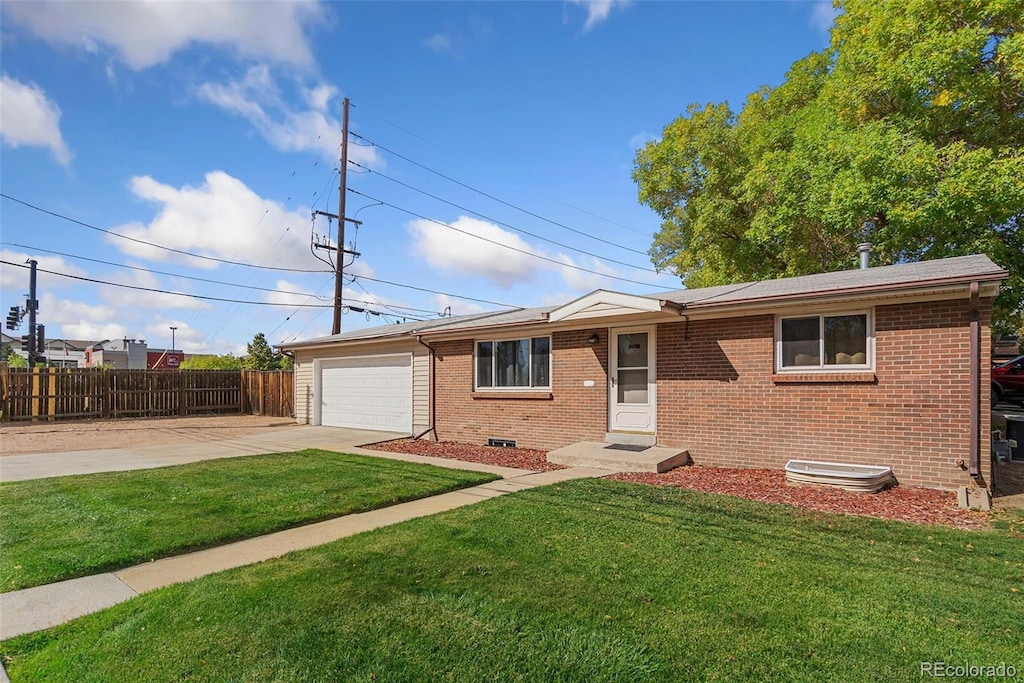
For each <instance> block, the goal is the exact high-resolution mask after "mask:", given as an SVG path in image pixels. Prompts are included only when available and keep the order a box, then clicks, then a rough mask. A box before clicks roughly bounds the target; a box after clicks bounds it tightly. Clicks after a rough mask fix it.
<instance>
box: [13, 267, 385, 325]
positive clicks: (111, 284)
mask: <svg viewBox="0 0 1024 683" xmlns="http://www.w3.org/2000/svg"><path fill="white" fill-rule="evenodd" d="M0 263H2V264H4V265H5V266H15V267H17V268H28V267H29V266H27V265H25V264H24V263H15V262H13V261H2V260H0ZM36 271H37V272H39V273H46V274H47V275H56V276H58V277H66V278H69V279H71V280H80V281H82V282H91V283H93V284H97V285H106V286H108V287H121V288H122V289H135V290H138V291H142V292H153V293H155V294H169V295H171V296H183V297H187V298H190V299H202V300H205V301H222V302H227V303H232V304H248V305H250V306H289V307H290V306H296V307H299V308H332V307H333V306H332V304H281V303H274V302H272V301H252V300H248V299H227V298H224V297H217V296H205V295H203V294H188V293H187V292H172V291H169V290H166V289H156V288H155V287H142V286H141V285H125V284H122V283H120V282H107V281H106V280H97V279H95V278H91V277H83V276H81V275H70V274H68V273H60V272H57V271H55V270H44V269H42V268H37V269H36ZM304 296H309V295H308V294H304ZM355 303H359V304H362V303H364V302H362V301H356V302H355ZM345 305H346V306H348V308H349V309H350V310H357V312H360V313H362V312H364V311H368V312H369V313H372V314H375V315H385V314H384V313H382V312H381V311H371V310H369V309H366V308H365V307H362V306H357V307H353V306H351V305H349V304H345Z"/></svg>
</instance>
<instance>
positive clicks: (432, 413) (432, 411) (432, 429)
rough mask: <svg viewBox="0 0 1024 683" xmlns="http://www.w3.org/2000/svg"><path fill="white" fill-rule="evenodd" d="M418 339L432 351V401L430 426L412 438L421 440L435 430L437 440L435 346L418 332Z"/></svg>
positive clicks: (430, 398) (430, 399)
mask: <svg viewBox="0 0 1024 683" xmlns="http://www.w3.org/2000/svg"><path fill="white" fill-rule="evenodd" d="M416 341H417V342H419V344H421V345H422V346H425V347H427V351H429V352H430V397H429V401H430V407H429V413H430V426H429V427H427V428H426V429H425V430H423V431H422V432H420V433H419V434H417V435H416V436H414V437H412V438H413V441H419V440H420V439H422V438H423V437H424V436H426V435H427V434H429V433H431V432H434V440H435V441H436V440H437V431H436V430H435V428H434V427H435V423H434V409H435V405H434V404H435V402H434V377H435V375H436V373H435V372H434V369H435V368H434V366H435V363H434V361H435V356H434V347H433V346H431V345H430V344H428V343H427V342H425V341H423V335H420V334H417V335H416Z"/></svg>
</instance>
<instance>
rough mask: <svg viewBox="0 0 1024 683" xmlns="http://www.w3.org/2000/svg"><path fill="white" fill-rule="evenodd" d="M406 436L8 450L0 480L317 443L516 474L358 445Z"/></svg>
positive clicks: (328, 431) (337, 434)
mask: <svg viewBox="0 0 1024 683" xmlns="http://www.w3.org/2000/svg"><path fill="white" fill-rule="evenodd" d="M406 436H408V435H407V434H396V433H391V432H371V431H366V430H360V429H344V428H341V427H310V426H302V427H290V428H288V429H284V430H281V431H279V432H272V433H269V434H263V435H259V436H252V437H238V438H231V439H220V440H216V441H208V442H203V443H194V442H192V443H189V442H186V443H182V444H167V443H162V444H157V445H152V446H142V447H137V448H107V449H101V450H92V451H72V452H65V453H34V454H31V455H8V456H4V457H2V458H0V482H7V481H25V480H26V479H46V478H49V477H64V476H68V475H72V474H96V473H98V472H123V471H127V470H142V469H151V468H154V467H168V466H170V465H184V464H187V463H191V462H199V461H200V460H212V459H215V458H234V457H238V456H245V455H257V454H260V453H283V452H289V451H299V450H302V449H304V448H323V449H325V450H329V451H340V452H345V453H357V454H362V455H373V456H376V457H381V458H391V459H394V460H404V461H406V462H421V463H427V464H430V465H437V466H438V467H447V468H451V469H463V470H473V471H476V472H490V473H492V474H498V475H500V476H503V477H507V476H515V475H517V474H522V470H515V469H511V468H508V467H492V466H487V465H482V466H476V465H475V464H474V463H468V462H458V461H454V460H447V459H445V458H424V457H422V456H415V455H414V456H406V455H405V454H402V453H385V452H383V451H369V450H365V449H362V448H359V447H360V446H362V445H363V444H368V443H375V442H377V441H387V440H390V439H400V438H403V437H406Z"/></svg>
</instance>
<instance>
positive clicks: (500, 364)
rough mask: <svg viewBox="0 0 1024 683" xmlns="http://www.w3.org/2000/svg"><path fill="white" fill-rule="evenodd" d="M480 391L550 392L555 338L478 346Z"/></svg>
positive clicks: (477, 382)
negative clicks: (535, 390) (552, 348)
mask: <svg viewBox="0 0 1024 683" xmlns="http://www.w3.org/2000/svg"><path fill="white" fill-rule="evenodd" d="M476 388H477V389H512V390H516V389H519V390H522V389H550V388H551V337H528V338H525V339H502V340H495V341H478V342H477V343H476Z"/></svg>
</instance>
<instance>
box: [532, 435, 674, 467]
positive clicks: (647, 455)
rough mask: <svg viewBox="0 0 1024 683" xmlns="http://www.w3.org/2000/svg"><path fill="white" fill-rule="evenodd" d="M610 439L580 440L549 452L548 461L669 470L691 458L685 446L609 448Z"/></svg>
mask: <svg viewBox="0 0 1024 683" xmlns="http://www.w3.org/2000/svg"><path fill="white" fill-rule="evenodd" d="M609 445H611V444H607V443H601V442H598V441H581V442H579V443H574V444H571V445H569V446H565V447H564V448H558V449H556V450H553V451H550V452H549V453H548V462H553V463H555V464H557V465H566V466H568V467H593V468H596V469H602V470H609V471H612V472H668V471H669V470H671V469H673V468H676V467H679V466H681V465H686V464H688V463H689V462H690V454H689V453H688V452H687V450H686V449H685V448H666V447H665V446H651V447H650V448H647V449H645V450H643V451H640V452H631V451H622V450H616V449H612V448H609Z"/></svg>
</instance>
